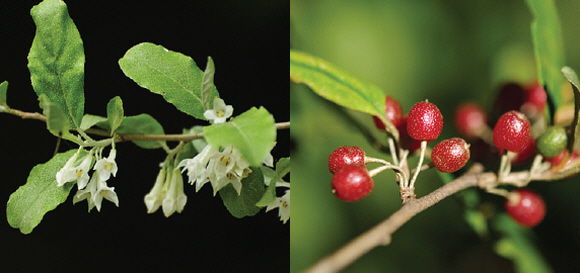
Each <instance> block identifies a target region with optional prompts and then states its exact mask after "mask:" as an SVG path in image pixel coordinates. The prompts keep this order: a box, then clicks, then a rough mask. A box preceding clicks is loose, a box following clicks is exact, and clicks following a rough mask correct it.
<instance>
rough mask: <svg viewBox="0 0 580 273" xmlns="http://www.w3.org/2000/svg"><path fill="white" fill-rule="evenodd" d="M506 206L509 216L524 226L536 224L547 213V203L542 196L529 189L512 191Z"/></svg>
mask: <svg viewBox="0 0 580 273" xmlns="http://www.w3.org/2000/svg"><path fill="white" fill-rule="evenodd" d="M504 206H505V210H506V212H507V213H508V214H509V216H511V218H512V219H514V220H515V221H516V222H518V223H520V224H521V225H523V226H528V227H533V226H536V225H537V224H539V223H540V222H541V221H542V220H543V219H544V216H545V215H546V204H545V203H544V200H543V199H542V197H540V196H539V195H538V194H536V193H535V192H533V191H531V190H528V189H518V190H516V191H514V192H513V193H510V197H509V198H507V199H506V200H505V203H504Z"/></svg>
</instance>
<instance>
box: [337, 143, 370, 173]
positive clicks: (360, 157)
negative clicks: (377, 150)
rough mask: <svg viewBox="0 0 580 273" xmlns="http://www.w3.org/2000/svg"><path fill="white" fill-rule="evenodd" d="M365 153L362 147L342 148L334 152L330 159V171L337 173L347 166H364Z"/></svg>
mask: <svg viewBox="0 0 580 273" xmlns="http://www.w3.org/2000/svg"><path fill="white" fill-rule="evenodd" d="M364 164H365V151H364V150H363V149H362V148H361V147H356V146H342V147H340V148H338V149H336V150H334V151H333V152H332V154H330V156H329V157H328V169H329V170H330V172H331V173H336V172H337V171H338V170H340V169H341V168H342V167H344V166H346V165H364Z"/></svg>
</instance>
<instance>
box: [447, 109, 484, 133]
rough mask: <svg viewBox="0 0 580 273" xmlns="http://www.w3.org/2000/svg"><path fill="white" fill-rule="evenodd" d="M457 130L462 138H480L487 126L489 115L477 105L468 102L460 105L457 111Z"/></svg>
mask: <svg viewBox="0 0 580 273" xmlns="http://www.w3.org/2000/svg"><path fill="white" fill-rule="evenodd" d="M454 118H455V119H454V122H455V128H456V129H457V131H458V132H459V134H461V135H462V136H464V137H466V138H469V139H475V138H478V137H479V136H480V135H481V133H482V132H483V131H484V130H485V127H486V126H487V114H486V113H485V110H483V108H481V106H479V105H478V104H476V103H473V102H466V103H462V104H460V105H459V106H458V107H457V109H456V110H455V117H454Z"/></svg>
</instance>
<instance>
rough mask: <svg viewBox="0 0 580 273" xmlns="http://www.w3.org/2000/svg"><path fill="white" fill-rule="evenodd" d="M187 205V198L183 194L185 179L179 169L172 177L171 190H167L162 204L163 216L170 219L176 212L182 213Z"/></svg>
mask: <svg viewBox="0 0 580 273" xmlns="http://www.w3.org/2000/svg"><path fill="white" fill-rule="evenodd" d="M185 203H187V196H186V195H185V193H184V192H183V177H182V176H181V172H180V171H179V169H175V170H174V171H173V174H172V175H171V182H170V185H169V189H167V192H166V193H165V198H164V199H163V202H162V207H163V214H164V215H165V217H169V216H171V215H172V214H173V213H174V212H176V211H177V212H178V213H181V212H182V211H183V207H184V206H185Z"/></svg>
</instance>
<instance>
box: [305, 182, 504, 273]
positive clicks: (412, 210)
mask: <svg viewBox="0 0 580 273" xmlns="http://www.w3.org/2000/svg"><path fill="white" fill-rule="evenodd" d="M495 179H496V175H495V174H494V173H491V172H490V173H483V174H472V173H469V174H466V175H464V176H462V177H460V178H458V179H456V180H454V181H453V182H450V183H448V184H446V185H444V186H443V187H441V188H439V189H437V190H435V191H433V192H432V193H430V194H429V195H427V196H424V197H422V198H419V199H415V200H411V201H409V202H407V203H406V204H405V205H403V206H402V207H401V208H400V209H399V210H398V211H396V212H395V213H393V214H392V215H391V216H390V217H389V218H387V219H386V220H384V221H383V222H381V223H379V224H378V225H376V226H375V227H373V228H372V229H370V230H368V231H367V232H365V233H363V234H361V235H359V236H358V237H357V238H355V239H354V240H352V241H351V242H350V243H348V244H347V245H345V246H343V247H342V248H340V249H339V250H337V251H336V252H335V253H334V254H332V255H330V256H328V257H326V258H323V259H321V260H320V261H318V262H317V263H316V264H314V265H313V266H312V267H310V268H309V269H307V270H306V271H305V272H308V273H315V272H316V273H320V272H338V271H340V270H342V269H344V268H345V267H347V266H348V265H350V264H352V263H353V262H354V261H356V260H357V259H358V258H360V257H361V256H362V255H364V254H366V253H367V252H369V251H370V250H371V249H373V248H375V247H378V246H381V245H388V244H389V243H390V242H391V236H392V234H393V233H394V232H395V231H397V229H399V228H400V227H401V226H402V225H403V224H405V223H406V222H407V221H409V220H410V219H411V218H413V216H415V215H416V214H418V213H419V212H421V211H423V210H425V209H427V208H429V207H431V206H433V205H434V204H436V203H437V202H439V201H441V200H442V199H444V198H446V197H447V196H450V195H452V194H454V193H456V192H458V191H460V190H463V189H466V188H469V187H474V186H477V185H478V183H479V182H480V181H481V180H491V181H493V180H495Z"/></svg>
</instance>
